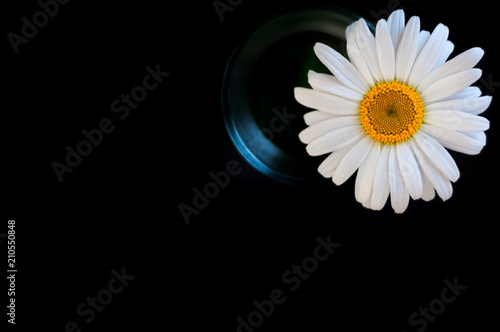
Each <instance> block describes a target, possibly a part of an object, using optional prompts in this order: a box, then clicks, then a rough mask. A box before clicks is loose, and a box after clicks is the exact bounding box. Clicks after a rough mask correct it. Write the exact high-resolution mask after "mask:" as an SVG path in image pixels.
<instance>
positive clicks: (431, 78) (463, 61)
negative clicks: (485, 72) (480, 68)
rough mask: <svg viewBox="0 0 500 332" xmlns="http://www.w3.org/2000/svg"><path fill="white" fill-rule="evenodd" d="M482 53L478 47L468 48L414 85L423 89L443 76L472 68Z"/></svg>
mask: <svg viewBox="0 0 500 332" xmlns="http://www.w3.org/2000/svg"><path fill="white" fill-rule="evenodd" d="M483 55H484V51H483V50H482V49H480V48H479V47H476V48H471V49H470V50H468V51H465V52H463V53H461V54H459V55H457V56H456V57H454V58H453V59H451V60H450V61H448V62H446V63H445V64H443V65H442V66H439V67H438V68H436V69H434V70H433V71H432V72H431V73H430V74H429V75H427V76H426V77H424V79H423V80H422V81H421V82H420V83H419V84H418V85H414V86H415V87H418V89H420V90H425V89H426V88H427V87H428V86H429V85H431V84H432V83H434V82H436V81H437V80H439V79H441V78H443V77H446V76H449V75H452V74H456V73H459V72H461V71H464V70H467V69H471V68H474V66H475V65H477V63H478V62H479V60H481V58H482V57H483Z"/></svg>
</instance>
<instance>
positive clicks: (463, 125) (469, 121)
mask: <svg viewBox="0 0 500 332" xmlns="http://www.w3.org/2000/svg"><path fill="white" fill-rule="evenodd" d="M425 123H427V124H429V125H433V126H436V127H440V128H445V129H451V130H458V131H485V130H488V128H489V127H490V122H489V121H488V120H487V119H485V118H483V117H481V116H477V115H474V114H468V113H465V112H457V111H434V112H428V113H427V114H426V115H425Z"/></svg>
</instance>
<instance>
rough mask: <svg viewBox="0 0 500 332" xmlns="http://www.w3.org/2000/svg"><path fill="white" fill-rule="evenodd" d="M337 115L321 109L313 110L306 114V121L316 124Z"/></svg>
mask: <svg viewBox="0 0 500 332" xmlns="http://www.w3.org/2000/svg"><path fill="white" fill-rule="evenodd" d="M335 117H336V116H335V115H333V114H330V113H326V112H321V111H312V112H308V113H306V114H304V122H305V123H306V125H308V126H314V125H315V124H317V123H319V122H321V121H325V120H328V119H333V118H335Z"/></svg>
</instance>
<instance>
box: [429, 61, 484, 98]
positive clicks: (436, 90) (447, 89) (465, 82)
mask: <svg viewBox="0 0 500 332" xmlns="http://www.w3.org/2000/svg"><path fill="white" fill-rule="evenodd" d="M480 77H481V70H480V69H476V68H474V69H469V70H464V71H461V72H459V73H456V74H453V75H449V76H446V77H444V78H442V79H440V80H437V81H436V82H434V83H432V84H431V85H430V86H428V87H427V88H426V89H425V90H422V92H421V96H422V100H423V102H424V103H425V104H427V103H431V102H434V101H438V100H441V99H444V98H446V97H449V96H451V95H453V94H454V93H457V92H460V91H462V90H463V89H465V88H466V87H468V86H469V85H471V84H472V83H474V82H475V81H477V80H478V79H479V78H480Z"/></svg>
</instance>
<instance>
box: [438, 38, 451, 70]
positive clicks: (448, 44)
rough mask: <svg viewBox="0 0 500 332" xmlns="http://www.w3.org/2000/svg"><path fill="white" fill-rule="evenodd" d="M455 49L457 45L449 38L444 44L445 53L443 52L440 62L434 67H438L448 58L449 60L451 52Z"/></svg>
mask: <svg viewBox="0 0 500 332" xmlns="http://www.w3.org/2000/svg"><path fill="white" fill-rule="evenodd" d="M454 49H455V45H453V43H452V42H451V41H449V40H448V41H447V42H446V44H445V45H444V50H443V53H442V54H441V57H440V58H439V60H438V62H437V63H436V66H435V67H434V68H437V67H439V66H441V65H442V64H443V63H445V62H446V60H448V57H449V56H450V54H451V53H452V52H453V50H454Z"/></svg>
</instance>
